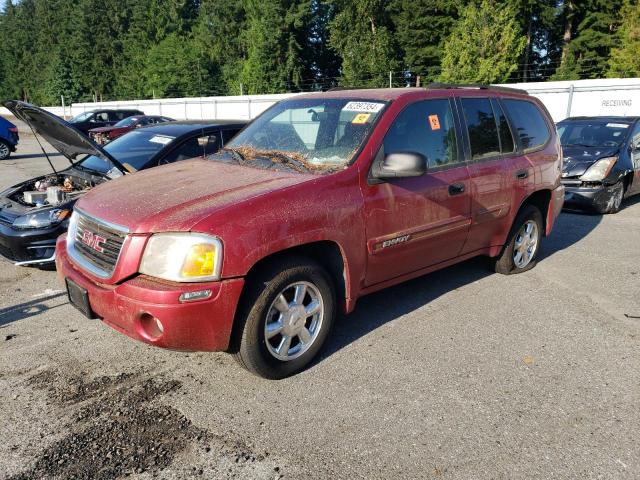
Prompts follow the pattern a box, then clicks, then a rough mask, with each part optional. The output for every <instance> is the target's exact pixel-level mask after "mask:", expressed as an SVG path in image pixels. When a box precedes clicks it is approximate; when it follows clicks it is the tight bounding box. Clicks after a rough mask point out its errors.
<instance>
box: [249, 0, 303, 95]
mask: <svg viewBox="0 0 640 480" xmlns="http://www.w3.org/2000/svg"><path fill="white" fill-rule="evenodd" d="M245 12H246V16H247V30H246V37H245V39H246V42H247V46H246V48H247V59H246V61H245V62H244V64H243V68H242V73H241V77H240V80H241V81H242V83H243V84H244V85H246V89H247V92H248V93H277V92H286V91H295V90H300V89H301V87H302V80H303V79H304V78H305V77H306V76H307V75H309V63H308V61H307V58H306V57H305V55H304V53H303V52H304V47H305V46H306V41H307V32H308V31H309V28H308V27H309V25H310V22H311V1H310V0H245Z"/></svg>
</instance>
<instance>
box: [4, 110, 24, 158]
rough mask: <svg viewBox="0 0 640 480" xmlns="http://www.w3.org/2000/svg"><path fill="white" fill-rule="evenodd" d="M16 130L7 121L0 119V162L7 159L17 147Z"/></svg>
mask: <svg viewBox="0 0 640 480" xmlns="http://www.w3.org/2000/svg"><path fill="white" fill-rule="evenodd" d="M18 140H19V137H18V128H17V127H16V126H15V125H14V124H13V123H11V122H10V121H9V120H5V119H4V118H2V117H0V160H4V159H5V158H9V155H11V152H15V151H16V147H17V146H18Z"/></svg>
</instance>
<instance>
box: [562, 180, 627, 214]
mask: <svg viewBox="0 0 640 480" xmlns="http://www.w3.org/2000/svg"><path fill="white" fill-rule="evenodd" d="M614 188H615V187H614V185H600V186H597V187H583V186H575V185H566V186H565V196H564V205H565V207H566V208H569V209H580V210H596V211H602V210H603V209H606V207H607V205H608V204H609V201H610V199H611V195H613V193H614V190H613V189H614Z"/></svg>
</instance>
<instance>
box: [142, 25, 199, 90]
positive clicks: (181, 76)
mask: <svg viewBox="0 0 640 480" xmlns="http://www.w3.org/2000/svg"><path fill="white" fill-rule="evenodd" d="M201 62H202V57H201V56H200V53H199V52H198V49H197V48H196V46H195V43H194V41H193V40H192V39H190V38H186V39H185V38H183V37H181V36H179V35H178V34H177V33H171V34H170V35H168V36H167V37H166V38H165V39H164V40H162V41H161V42H160V43H159V44H158V45H156V46H154V47H152V48H151V49H150V50H149V52H148V54H147V58H146V62H145V67H144V70H143V72H142V78H144V79H145V83H144V84H145V88H146V91H145V95H146V96H147V97H150V96H152V95H155V96H157V97H160V98H167V97H183V96H200V95H202V92H203V90H205V88H204V82H205V81H206V79H205V75H206V72H205V71H204V70H203V69H202V66H201Z"/></svg>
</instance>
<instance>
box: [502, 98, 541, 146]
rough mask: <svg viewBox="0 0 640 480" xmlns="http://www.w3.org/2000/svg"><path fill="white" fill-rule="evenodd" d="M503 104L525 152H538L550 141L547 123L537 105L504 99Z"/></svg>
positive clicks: (524, 101)
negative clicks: (537, 150)
mask: <svg viewBox="0 0 640 480" xmlns="http://www.w3.org/2000/svg"><path fill="white" fill-rule="evenodd" d="M502 102H503V105H504V107H505V108H506V109H507V113H508V115H509V118H510V119H511V124H512V125H513V127H514V128H515V134H516V135H517V136H518V138H519V139H520V143H521V144H522V149H523V150H524V151H525V152H528V151H532V150H536V149H538V148H540V147H542V146H543V145H545V144H546V143H547V142H548V141H549V138H550V133H549V128H548V127H547V122H545V120H544V116H543V115H542V112H540V110H539V109H538V107H537V106H536V105H534V104H533V103H532V102H528V101H526V100H514V99H503V100H502Z"/></svg>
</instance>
